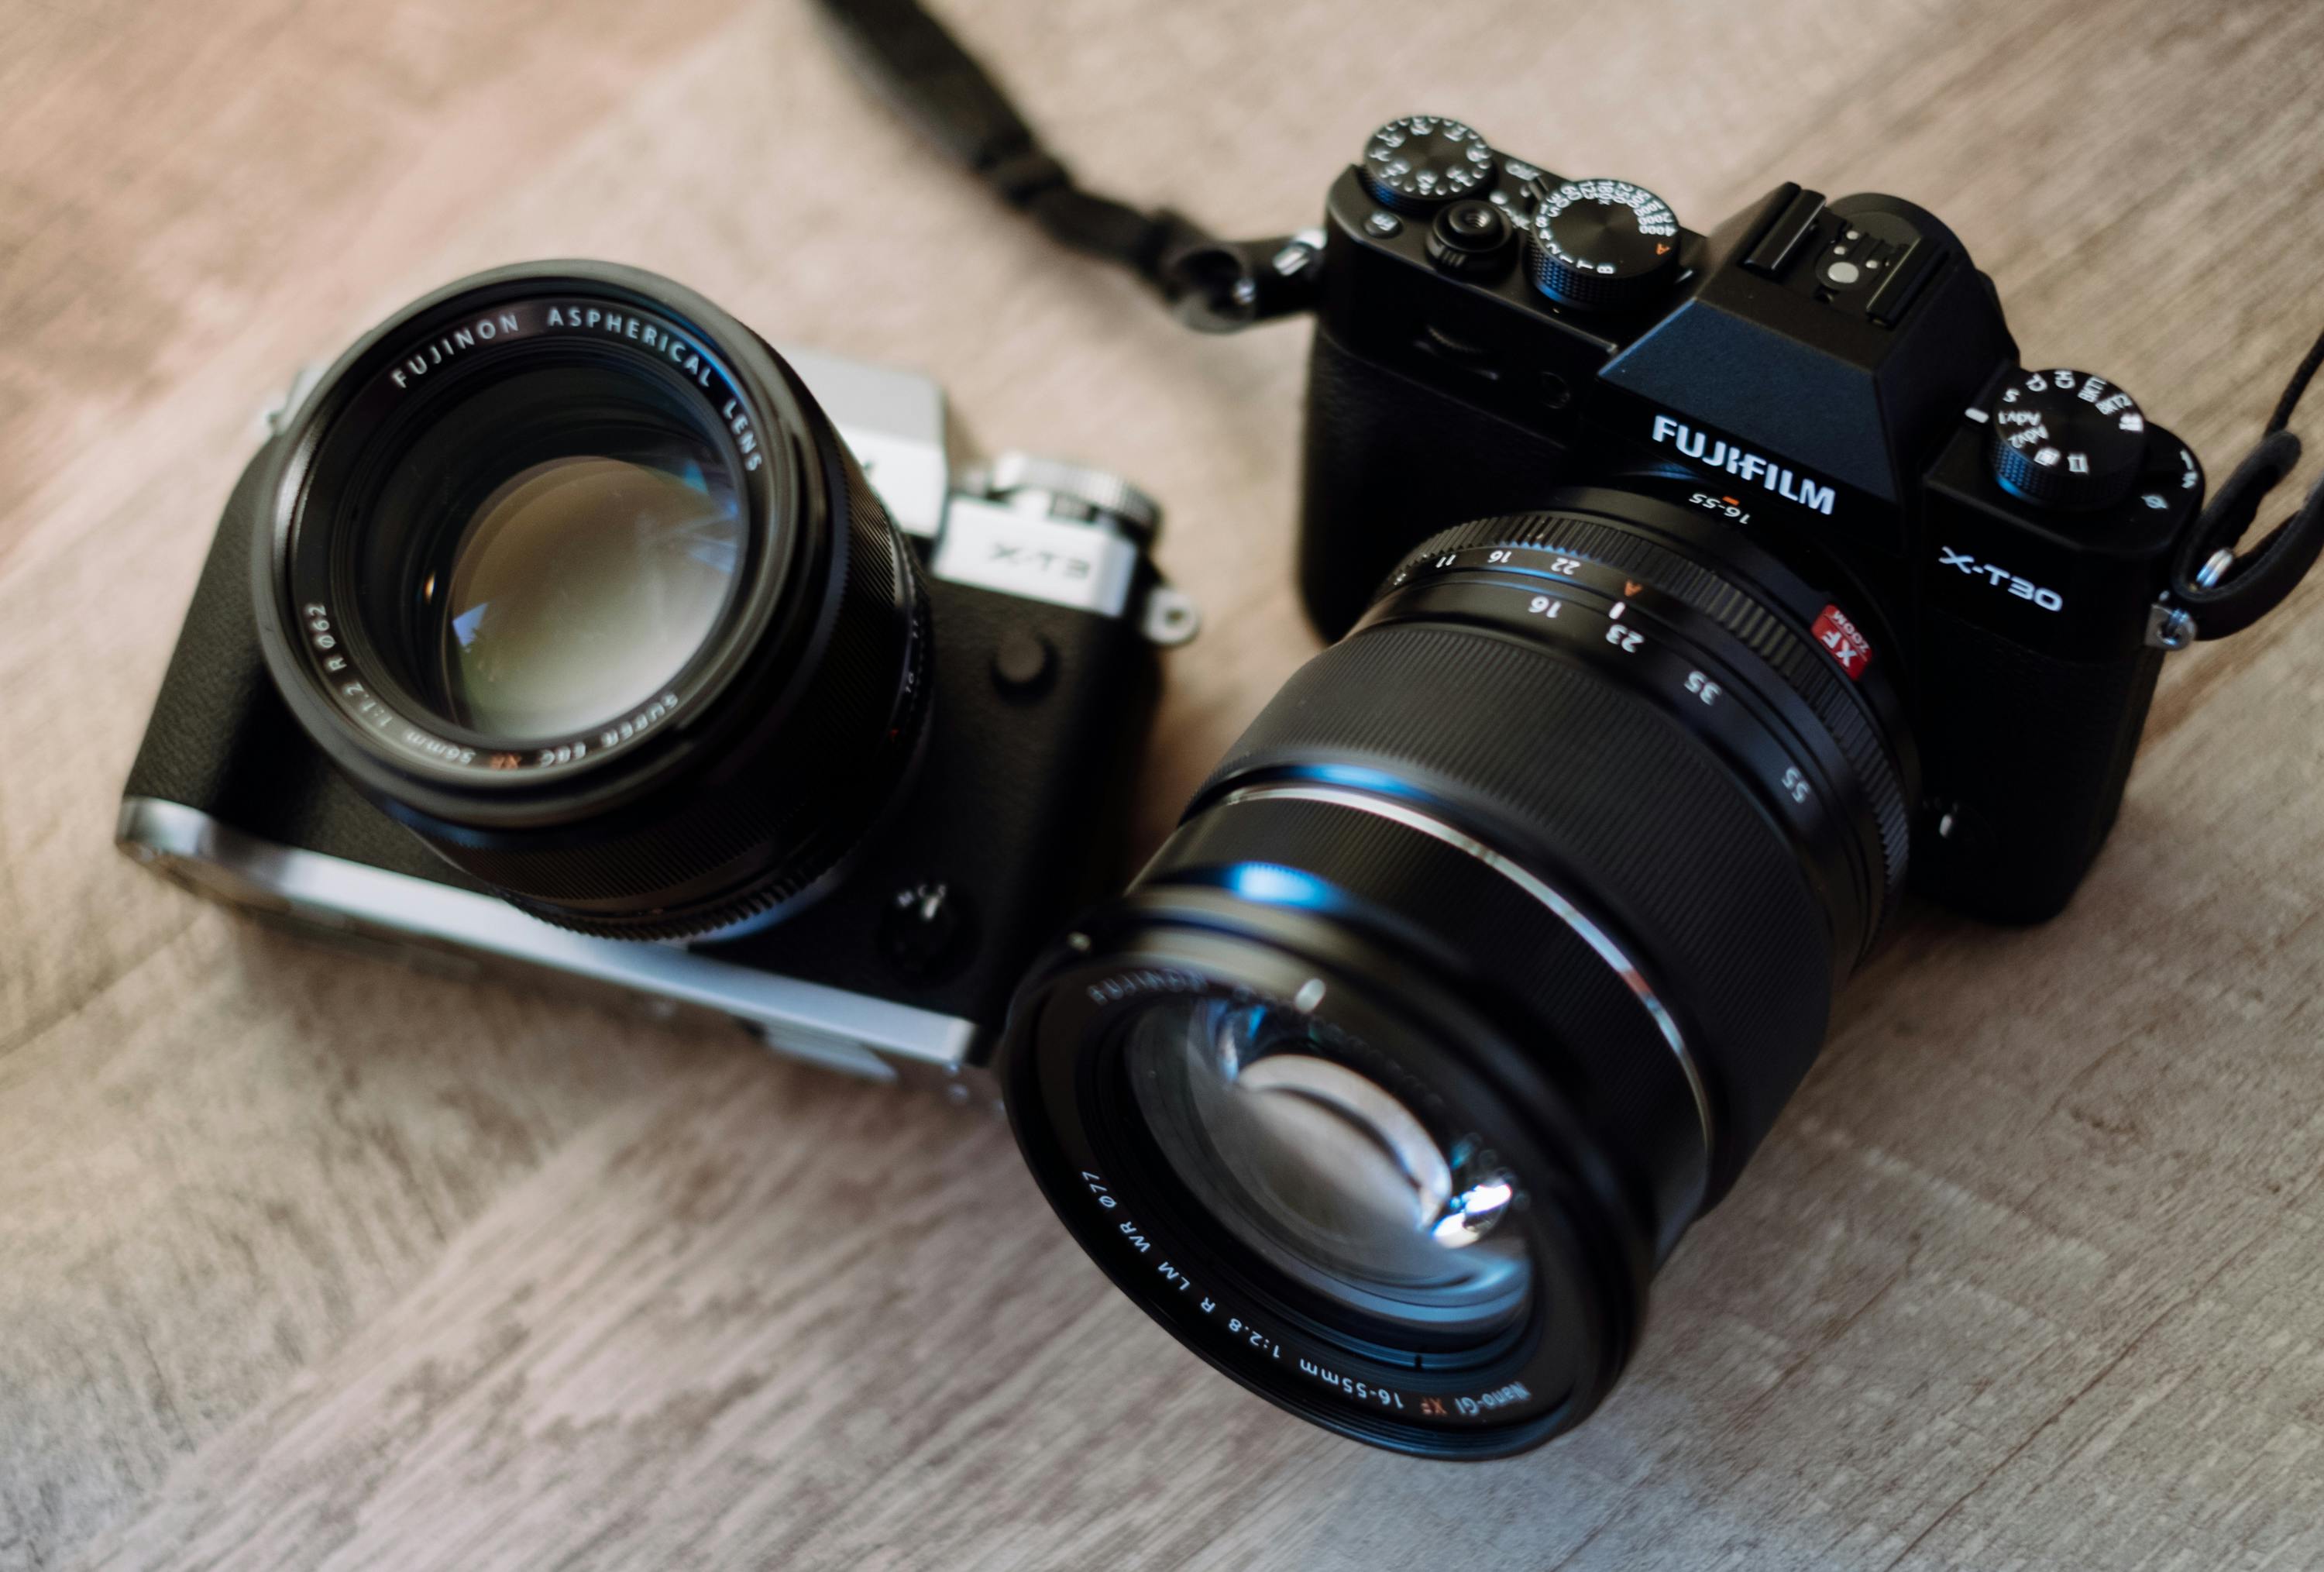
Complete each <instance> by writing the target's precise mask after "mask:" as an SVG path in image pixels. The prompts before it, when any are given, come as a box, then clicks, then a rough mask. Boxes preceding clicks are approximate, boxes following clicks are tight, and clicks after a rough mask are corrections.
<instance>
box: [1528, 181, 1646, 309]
mask: <svg viewBox="0 0 2324 1572" xmlns="http://www.w3.org/2000/svg"><path fill="white" fill-rule="evenodd" d="M1678 244H1679V234H1678V215H1676V214H1675V213H1673V212H1672V211H1671V208H1670V204H1669V203H1668V202H1665V201H1664V200H1663V199H1661V198H1660V197H1657V196H1655V194H1654V193H1653V192H1652V191H1650V190H1646V188H1645V187H1644V186H1634V185H1632V184H1631V183H1630V182H1629V181H1628V180H1568V181H1566V182H1565V183H1564V184H1563V185H1560V186H1552V187H1550V188H1549V189H1548V190H1545V191H1543V192H1542V193H1541V201H1540V204H1539V205H1538V206H1536V207H1535V208H1534V214H1533V268H1534V278H1533V282H1534V283H1535V287H1537V288H1538V289H1539V290H1540V291H1541V292H1542V293H1543V294H1545V295H1547V296H1548V297H1549V298H1550V299H1551V300H1553V301H1557V302H1559V303H1560V304H1561V305H1567V306H1573V307H1577V308H1579V309H1581V310H1590V311H1600V310H1615V309H1618V308H1619V307H1623V306H1631V305H1636V304H1637V303H1639V302H1640V301H1645V300H1646V299H1647V298H1648V297H1650V296H1652V295H1654V294H1655V292H1656V291H1659V290H1660V289H1661V288H1662V287H1663V286H1664V285H1665V284H1666V283H1668V282H1670V281H1671V280H1672V279H1673V278H1674V277H1676V276H1677V274H1678Z"/></svg>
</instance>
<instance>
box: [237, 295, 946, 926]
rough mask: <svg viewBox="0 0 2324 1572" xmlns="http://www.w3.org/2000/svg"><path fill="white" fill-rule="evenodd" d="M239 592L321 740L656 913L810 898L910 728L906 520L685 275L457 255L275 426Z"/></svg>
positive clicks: (567, 905) (464, 842)
mask: <svg viewBox="0 0 2324 1572" xmlns="http://www.w3.org/2000/svg"><path fill="white" fill-rule="evenodd" d="M268 465H269V467H268V472H267V476H266V485H267V494H266V495H267V496H268V498H269V504H268V506H267V507H266V509H265V511H264V514H263V527H262V529H261V531H260V532H259V536H258V538H257V539H256V540H255V541H254V557H253V565H254V579H253V595H254V607H255V610H256V613H257V621H258V625H259V634H260V642H261V644H262V646H263V649H264V651H265V653H266V657H267V661H268V665H269V668H270V670H271V671H272V674H273V676H274V678H275V680H276V684H277V686H278V687H279V688H280V689H281V690H282V692H283V694H284V696H285V698H286V699H287V700H288V701H289V703H290V705H291V709H292V711H293V713H294V714H295V715H296V716H297V717H298V718H299V720H300V723H301V724H302V725H303V726H304V727H305V728H306V730H307V731H308V733H309V735H310V736H312V737H313V739H314V740H315V742H316V743H317V744H318V746H319V747H321V748H322V749H323V751H324V752H325V753H326V754H327V755H328V756H329V757H330V758H331V759H332V761H333V762H334V763H336V764H337V765H338V766H339V767H340V768H341V769H342V770H343V771H344V772H346V774H347V775H348V776H349V777H350V778H351V779H352V780H353V781H355V784H356V785H357V786H358V787H359V788H361V789H362V790H364V791H365V792H366V794H368V795H369V796H371V797H372V798H373V799H374V800H375V801H377V802H379V803H380V804H381V806H383V808H385V809H387V810H388V811H389V812H390V813H391V814H392V816H393V817H395V818H399V819H401V821H402V822H404V823H405V824H407V825H409V826H410V827H411V828H413V829H415V830H416V831H418V832H419V833H420V835H421V836H422V837H424V838H426V839H428V840H429V842H430V843H431V844H433V845H434V846H436V847H437V849H438V851H440V852H442V853H443V854H444V855H445V856H446V857H447V858H448V859H449V860H450V861H452V862H453V863H454V864H456V865H458V866H459V867H461V868H463V869H464V870H466V872H467V873H468V874H470V875H471V876H473V877H474V878H475V879H477V880H478V881H479V882H481V883H484V884H486V885H488V886H490V887H491V888H493V890H494V891H496V892H499V893H501V894H503V896H505V897H507V898H508V899H510V900H512V901H513V902H516V903H518V904H519V905H521V906H522V907H524V908H525V909H526V910H528V911H532V912H534V913H535V914H536V915H539V916H541V917H544V918H547V919H549V920H552V921H557V922H560V923H563V924H565V925H567V926H570V927H576V928H580V929H584V930H586V931H590V932H599V933H605V934H609V935H613V936H618V937H637V938H665V937H673V936H676V935H680V934H687V933H695V932H701V931H705V930H707V929H714V928H717V927H721V926H724V925H727V924H730V923H732V922H733V921H736V920H740V919H742V918H745V917H752V916H763V915H766V914H769V913H771V912H774V911H777V910H779V908H782V907H783V906H785V905H786V904H788V903H790V902H796V901H797V900H799V899H803V898H804V897H806V896H807V894H808V893H809V892H812V891H813V890H814V889H816V888H817V887H819V885H820V883H822V882H823V881H825V876H826V875H827V874H829V873H830V872H831V871H832V869H833V868H834V867H835V865H837V863H838V861H839V860H840V859H841V858H842V857H844V855H845V854H846V852H847V851H848V850H849V849H850V848H851V847H852V846H853V845H854V844H855V842H856V841H857V839H858V838H860V837H861V835H862V831H863V829H864V828H866V827H867V826H868V824H869V823H870V822H871V818H872V817H873V816H874V815H875V814H876V813H877V811H878V809H879V808H880V806H881V804H882V803H884V802H885V801H887V800H890V798H892V796H893V795H894V793H895V791H896V790H897V789H898V786H899V781H900V780H901V777H902V773H903V772H904V770H905V768H906V766H907V765H908V763H909V761H910V760H911V759H912V758H913V757H914V756H916V750H917V743H918V736H919V720H920V716H921V714H922V712H923V709H924V699H925V696H926V692H927V681H926V677H925V672H924V670H922V668H923V666H924V663H925V661H926V658H927V655H926V652H927V638H926V636H925V622H926V608H925V604H924V599H923V596H922V593H921V589H920V586H919V581H918V574H917V572H916V571H915V569H914V564H913V562H912V560H911V557H910V552H909V550H908V548H907V547H906V546H905V545H904V543H903V541H902V540H901V538H900V537H899V535H898V533H897V532H896V530H895V528H894V526H893V524H892V523H891V522H890V521H889V519H888V517H887V514H886V513H885V511H884V510H883V509H882V508H881V505H880V503H879V501H878V499H877V498H876V497H875V496H874V495H872V493H871V489H870V486H869V485H868V484H867V483H866V482H865V481H864V479H863V476H862V472H861V470H860V468H859V467H857V466H856V464H855V461H854V459H853V457H852V456H851V455H850V454H849V453H848V452H847V450H846V448H845V447H844V444H843V443H842V442H841V441H840V439H839V438H838V436H837V434H836V432H835V431H834V430H833V429H832V427H831V424H830V422H829V421H828V420H827V419H826V418H825V416H824V414H823V412H822V411H820V409H818V408H817V407H816V404H815V402H814V401H813V399H812V397H811V396H810V395H809V394H808V393H807V389H806V387H805V385H804V384H802V383H800V381H799V380H798V376H797V375H796V374H794V373H793V372H792V371H791V369H790V368H789V367H788V365H785V364H783V362H782V361H781V360H780V359H779V357H778V356H775V355H774V353H773V352H772V351H771V350H770V349H769V348H768V347H766V345H765V344H764V343H763V342H761V340H760V339H759V338H757V337H756V336H755V335H754V334H752V332H751V331H750V330H749V329H748V328H743V327H742V325H741V324H740V323H738V322H735V321H734V320H733V319H732V318H730V317H728V316H726V315H725V314H724V312H722V311H720V310H718V308H717V307H715V305H713V304H711V303H710V302H709V301H705V300H704V299H702V298H701V297H700V296H698V295H696V294H694V293H693V292H692V291H687V290H686V289H684V288H683V287H682V286H680V285H678V284H675V283H672V282H669V280H666V279H660V278H657V277H654V276H653V275H651V274H648V273H640V272H638V271H636V270H634V269H629V268H622V267H615V266H611V265H609V264H596V263H556V264H539V265H538V266H521V267H514V268H505V269H501V270H498V271H497V272H494V273H484V274H479V275H477V276H476V277H475V278H471V279H466V280H463V281H461V282H458V283H457V284H454V285H452V286H451V287H450V288H448V289H447V290H444V291H439V292H438V293H437V294H436V295H433V296H430V297H429V298H427V299H425V300H422V301H419V302H417V303H415V304H414V305H413V306H411V307H410V308H408V309H407V310H404V311H402V312H401V313H399V314H398V315H397V316H395V317H394V318H392V319H390V320H389V321H388V322H386V323H384V324H383V325H382V326H381V327H380V328H377V329H375V330H374V332H373V333H372V334H371V335H369V336H368V337H366V338H364V340H362V341H361V342H359V343H358V344H357V345H356V346H355V347H354V348H352V349H350V350H349V351H348V352H347V354H346V356H342V357H341V359H340V360H339V362H338V363H337V365H334V366H333V367H332V368H331V369H330V371H328V372H327V373H326V374H325V375H324V376H323V377H322V379H321V380H320V381H319V383H318V384H317V385H316V387H315V388H314V390H313V391H312V392H311V393H309V396H308V397H307V399H306V400H305V402H303V403H302V404H301V405H300V407H299V409H298V410H297V411H295V412H294V413H293V414H292V416H291V419H290V420H289V421H288V422H287V423H286V425H285V426H284V428H283V430H281V434H280V435H279V436H278V437H277V439H276V441H275V444H274V448H273V450H272V457H271V458H270V459H269V460H268Z"/></svg>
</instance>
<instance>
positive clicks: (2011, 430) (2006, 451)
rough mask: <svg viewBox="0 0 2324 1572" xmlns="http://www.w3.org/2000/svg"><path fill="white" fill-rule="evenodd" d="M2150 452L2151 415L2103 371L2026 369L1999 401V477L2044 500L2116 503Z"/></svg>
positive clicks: (2046, 503)
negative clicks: (2094, 373)
mask: <svg viewBox="0 0 2324 1572" xmlns="http://www.w3.org/2000/svg"><path fill="white" fill-rule="evenodd" d="M2145 458H2146V417H2145V416H2144V414H2142V413H2141V412H2140V411H2139V408H2138V402H2137V401H2136V400H2135V399H2133V398H2132V397H2131V396H2130V395H2129V394H2128V393H2125V392H2123V391H2122V390H2121V389H2120V388H2118V387H2116V386H2115V385H2114V384H2111V383H2109V382H2107V379H2106V378H2104V377H2102V376H2092V375H2089V373H2088V372H2081V371H2072V370H2068V369H2064V368H2057V369H2052V370H2049V371H2024V372H2019V373H2017V374H2016V375H2014V376H2012V377H2011V378H2010V379H2009V380H2008V381H2007V382H2006V383H2004V384H2002V388H2001V392H2000V394H1999V395H1998V396H1997V398H1996V399H1995V400H1994V405H1993V450H1992V462H1993V477H1994V478H1995V479H1996V480H1997V481H1999V482H2000V483H2001V485H2002V487H2003V489H2005V490H2006V491H2009V492H2011V493H2013V494H2015V495H2018V496H2021V497H2024V499H2025V500H2026V501H2027V502H2030V503H2034V504H2039V505H2041V506H2043V507H2053V508H2069V509H2086V508H2102V507H2110V506H2112V505H2113V504H2116V503H2118V502H2120V501H2121V500H2122V499H2123V498H2124V497H2126V496H2128V495H2130V493H2131V489H2132V487H2133V486H2135V485H2136V484H2137V482H2138V473H2139V469H2140V467H2142V466H2143V464H2144V461H2145Z"/></svg>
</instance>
